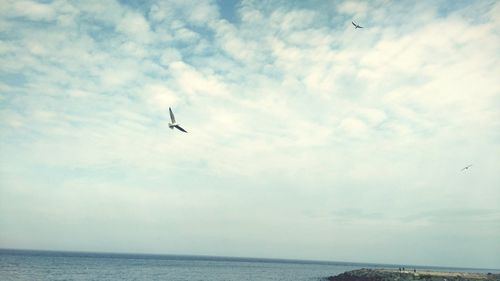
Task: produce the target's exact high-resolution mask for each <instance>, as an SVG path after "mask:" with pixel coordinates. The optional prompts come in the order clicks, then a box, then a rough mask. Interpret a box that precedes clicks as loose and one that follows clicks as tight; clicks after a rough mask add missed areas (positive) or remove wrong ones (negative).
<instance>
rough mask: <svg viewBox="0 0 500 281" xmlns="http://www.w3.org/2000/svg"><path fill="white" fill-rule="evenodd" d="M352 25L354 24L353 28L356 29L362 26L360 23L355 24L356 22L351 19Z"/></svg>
mask: <svg viewBox="0 0 500 281" xmlns="http://www.w3.org/2000/svg"><path fill="white" fill-rule="evenodd" d="M352 25H354V26H355V27H354V29H357V28H363V27H362V26H361V25H359V24H357V23H355V22H353V21H352Z"/></svg>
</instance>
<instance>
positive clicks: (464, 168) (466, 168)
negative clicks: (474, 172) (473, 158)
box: [460, 164, 472, 171]
mask: <svg viewBox="0 0 500 281" xmlns="http://www.w3.org/2000/svg"><path fill="white" fill-rule="evenodd" d="M470 167H472V164H471V165H469V166H466V167H463V168H462V170H460V171H464V170H468V169H469V168H470Z"/></svg>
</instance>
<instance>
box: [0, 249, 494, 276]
mask: <svg viewBox="0 0 500 281" xmlns="http://www.w3.org/2000/svg"><path fill="white" fill-rule="evenodd" d="M376 267H384V268H388V267H394V268H398V267H399V266H398V265H377V264H361V263H343V262H314V261H294V260H271V259H252V258H225V257H207V256H175V255H139V254H104V253H77V252H49V251H26V250H0V280H3V281H11V280H16V281H17V280H23V281H24V280H37V281H45V280H50V281H54V280H61V281H62V280H102V281H115V280H134V281H142V280H171V281H184V280H185V281H188V280H189V281H196V280H200V281H201V280H204V281H212V280H226V281H233V280H234V281H236V280H237V281H245V280H262V281H271V280H272V281H281V280H287V281H299V280H300V281H306V280H308V281H311V280H316V281H317V280H323V279H324V278H325V277H328V276H331V275H337V274H340V273H342V272H345V271H349V270H354V269H359V268H376ZM407 268H410V267H408V266H407ZM433 269H434V270H446V268H441V269H439V268H433ZM417 270H418V269H417ZM448 270H450V271H457V269H456V268H455V269H448ZM460 271H484V270H473V269H462V270H460Z"/></svg>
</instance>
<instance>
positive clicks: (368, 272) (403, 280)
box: [327, 268, 500, 281]
mask: <svg viewBox="0 0 500 281" xmlns="http://www.w3.org/2000/svg"><path fill="white" fill-rule="evenodd" d="M327 280H330V281H416V280H420V281H482V280H484V281H500V274H492V273H488V274H483V273H474V272H438V271H417V272H413V271H411V272H408V271H404V272H400V271H399V270H396V269H367V268H363V269H358V270H353V271H347V272H344V273H342V274H339V275H337V276H331V277H328V278H327Z"/></svg>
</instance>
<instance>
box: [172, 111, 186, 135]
mask: <svg viewBox="0 0 500 281" xmlns="http://www.w3.org/2000/svg"><path fill="white" fill-rule="evenodd" d="M168 111H170V121H172V123H168V126H169V127H170V129H172V130H173V129H174V128H177V129H179V130H181V131H183V132H184V133H187V131H186V130H184V129H183V128H182V127H181V126H179V124H177V123H176V122H175V116H174V113H173V112H172V109H171V108H170V107H169V108H168Z"/></svg>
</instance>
